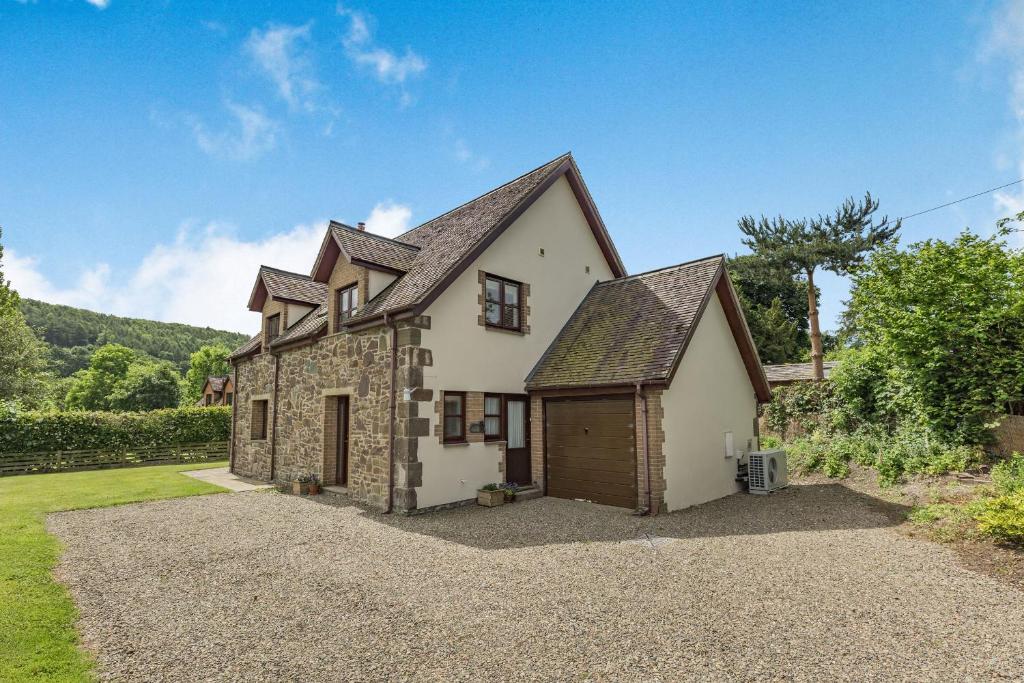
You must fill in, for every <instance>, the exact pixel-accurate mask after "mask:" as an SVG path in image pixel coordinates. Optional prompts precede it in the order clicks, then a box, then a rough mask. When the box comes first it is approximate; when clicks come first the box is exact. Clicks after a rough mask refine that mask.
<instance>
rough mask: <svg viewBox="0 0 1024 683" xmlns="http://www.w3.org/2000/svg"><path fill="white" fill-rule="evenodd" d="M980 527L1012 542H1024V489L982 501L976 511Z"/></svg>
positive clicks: (975, 515) (991, 534) (975, 516)
mask: <svg viewBox="0 0 1024 683" xmlns="http://www.w3.org/2000/svg"><path fill="white" fill-rule="evenodd" d="M974 518H975V519H976V520H978V528H979V529H980V530H981V531H982V532H984V533H986V534H989V535H990V536H995V537H996V538H998V539H1000V540H1002V541H1007V542H1010V543H1022V542H1024V490H1020V489H1018V490H1017V491H1014V492H1013V493H1011V494H1009V495H1005V496H999V497H997V498H988V499H986V500H983V501H981V502H980V503H979V504H978V506H977V509H976V511H975V513H974Z"/></svg>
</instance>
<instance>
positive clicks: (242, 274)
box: [4, 223, 326, 333]
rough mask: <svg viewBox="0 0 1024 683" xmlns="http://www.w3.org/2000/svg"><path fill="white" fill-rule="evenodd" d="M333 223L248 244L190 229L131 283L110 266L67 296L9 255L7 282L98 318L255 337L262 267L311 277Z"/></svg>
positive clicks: (221, 228) (36, 266)
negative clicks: (254, 308)
mask: <svg viewBox="0 0 1024 683" xmlns="http://www.w3.org/2000/svg"><path fill="white" fill-rule="evenodd" d="M325 230H326V223H315V224H308V225H297V226H295V227H293V228H292V229H290V230H287V231H285V232H281V233H277V234H274V235H270V236H268V237H266V238H263V239H257V240H244V239H239V238H238V237H236V236H235V230H234V228H233V227H232V226H230V225H224V224H218V223H210V224H208V225H206V226H205V227H204V228H202V229H199V230H196V229H194V228H193V227H190V226H184V227H183V228H182V229H181V230H179V232H178V235H177V237H176V238H175V240H174V241H173V242H172V243H169V244H158V245H156V246H155V247H153V249H151V250H150V252H149V253H148V254H147V255H146V256H145V257H144V258H143V259H142V261H141V262H140V264H139V266H138V268H136V269H135V270H134V271H133V272H130V273H127V274H125V275H124V276H121V275H120V274H117V273H113V272H112V271H111V269H110V268H109V266H107V265H106V264H98V265H96V266H93V267H91V268H87V269H85V270H84V271H83V272H82V273H81V274H80V276H79V277H78V279H77V281H76V283H75V284H74V285H73V286H71V287H67V288H61V287H58V286H56V285H54V284H53V283H52V282H51V281H50V280H49V279H48V278H47V277H46V275H45V274H44V273H43V271H42V268H41V267H42V266H43V265H44V264H43V263H41V262H40V261H39V260H37V259H34V258H31V257H23V256H21V255H19V254H16V253H14V252H13V251H10V250H7V251H6V252H5V254H4V271H5V275H6V276H7V277H8V278H9V279H10V280H11V283H12V285H13V286H14V289H16V290H17V291H18V292H19V293H21V295H22V296H25V297H29V298H33V299H42V300H43V301H50V302H53V303H63V304H67V305H69V306H78V307H82V308H89V309H91V310H96V311H102V312H105V313H114V314H116V315H126V316H132V317H139V318H146V319H150V320H164V321H168V322H182V323H188V324H191V325H204V326H205V325H208V326H210V327H214V328H217V329H226V330H237V331H240V332H251V333H255V332H256V331H257V330H258V328H259V319H258V316H257V315H256V314H255V313H252V312H250V311H249V310H248V309H247V308H246V303H247V302H248V300H249V294H250V292H251V291H252V285H253V282H254V281H255V278H256V272H257V270H258V269H259V266H260V265H261V264H266V265H271V266H275V267H278V268H283V269H285V270H291V271H295V272H299V273H308V272H309V270H310V268H312V266H313V261H314V260H315V259H316V255H317V251H318V250H319V249H320V243H321V241H322V240H323V237H324V233H325Z"/></svg>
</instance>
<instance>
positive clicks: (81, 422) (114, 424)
mask: <svg viewBox="0 0 1024 683" xmlns="http://www.w3.org/2000/svg"><path fill="white" fill-rule="evenodd" d="M230 435H231V408H230V407H226V406H222V407H214V408H196V407H190V408H167V409H164V410H154V411H151V412H146V413H105V412H80V411H74V412H63V413H58V412H39V411H29V412H15V411H12V410H0V453H19V452H30V451H61V450H86V449H93V448H104V449H113V450H116V449H118V448H127V447H140V446H162V445H166V444H176V443H198V442H206V441H224V440H227V439H228V438H229V437H230Z"/></svg>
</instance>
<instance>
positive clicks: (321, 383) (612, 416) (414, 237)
mask: <svg viewBox="0 0 1024 683" xmlns="http://www.w3.org/2000/svg"><path fill="white" fill-rule="evenodd" d="M313 256H315V260H314V262H313V266H312V268H311V271H310V274H309V275H305V274H302V273H288V272H284V271H280V270H276V269H272V268H268V267H263V268H261V269H260V271H259V273H258V275H257V279H256V284H255V286H254V288H253V294H252V297H251V298H250V301H249V308H250V309H251V310H253V311H257V312H260V314H261V316H262V321H263V322H262V327H261V332H260V333H259V334H257V335H256V336H254V337H253V338H252V339H251V340H250V341H249V342H248V343H246V344H245V345H243V346H242V347H241V348H239V349H237V350H236V351H234V352H233V353H232V355H231V357H230V360H231V363H232V365H233V367H234V372H233V379H234V385H235V387H236V392H237V396H236V401H235V408H234V415H233V430H232V440H231V467H232V469H233V471H235V472H237V473H239V474H242V475H245V476H250V477H255V478H259V479H265V480H274V481H287V480H290V479H293V478H295V477H297V476H299V475H302V474H307V473H315V474H317V475H318V476H319V477H320V478H321V479H322V481H323V482H324V484H325V485H333V486H342V487H345V489H346V490H347V491H348V493H349V494H350V495H351V496H352V497H354V498H356V499H358V500H361V501H364V502H366V503H368V504H370V505H373V506H376V507H378V508H380V509H383V510H387V511H390V510H395V511H398V512H403V513H412V512H416V511H422V510H426V509H431V508H438V507H445V506H451V505H456V504H460V503H463V502H466V501H470V500H473V499H475V497H476V491H477V489H478V488H479V487H480V486H482V485H484V484H487V483H491V482H500V481H512V482H516V483H518V484H520V485H522V486H526V487H535V488H536V489H538V490H539V491H540V492H542V493H545V494H547V495H552V496H560V497H565V498H582V499H587V500H591V501H594V502H599V503H607V504H612V505H618V506H621V507H625V508H632V509H638V510H643V511H650V512H657V511H659V510H665V509H669V510H673V509H677V508H681V507H686V506H689V505H694V504H697V503H701V502H704V501H707V500H711V499H713V498H717V497H719V496H723V495H727V494H730V493H733V492H735V491H737V490H739V487H738V484H737V483H736V481H735V479H736V472H737V461H738V460H739V459H741V458H743V457H744V456H745V454H746V453H748V452H749V451H750V450H751V449H755V448H757V446H758V444H757V422H756V414H757V405H758V403H759V402H765V401H767V400H769V399H770V395H771V394H770V389H769V386H768V382H767V380H766V379H765V376H764V372H763V370H762V368H761V364H760V363H759V362H758V360H757V353H756V349H755V348H754V343H753V341H752V339H751V337H750V333H749V331H748V330H747V326H746V322H745V321H744V319H743V314H742V311H741V309H740V306H739V304H738V302H737V298H736V294H735V291H734V290H733V288H732V285H731V284H730V282H729V278H728V275H727V274H726V271H725V261H724V258H723V257H721V256H714V257H711V258H706V259H702V260H698V261H692V262H689V263H684V264H681V265H677V266H672V267H670V268H664V269H661V270H657V271H653V272H650V273H643V274H639V275H632V276H627V274H626V270H625V268H624V267H623V265H622V262H621V260H620V258H619V255H618V252H617V251H616V249H615V246H614V245H613V243H612V240H611V238H610V237H609V234H608V232H607V230H606V229H605V225H604V223H603V222H602V220H601V217H600V214H599V213H598V211H597V208H596V206H595V205H594V203H593V200H592V199H591V196H590V193H589V192H588V190H587V188H586V185H585V184H584V182H583V178H582V176H581V175H580V173H579V169H578V168H577V166H576V164H575V162H574V160H573V159H572V157H571V156H570V155H564V156H561V157H559V158H557V159H555V160H553V161H551V162H549V163H547V164H545V165H543V166H541V167H539V168H537V169H535V170H533V171H531V172H529V173H527V174H525V175H523V176H521V177H519V178H516V179H515V180H512V181H511V182H509V183H506V184H505V185H502V186H500V187H498V188H496V189H494V190H491V191H490V192H487V193H486V194H484V195H481V196H480V197H477V198H476V199H473V200H472V201H469V202H467V203H465V204H463V205H461V206H459V207H457V208H455V209H453V210H451V211H449V212H448V213H445V214H443V215H441V216H439V217H437V218H434V219H433V220H431V221H428V222H426V223H424V224H423V225H421V226H419V227H417V228H414V229H413V230H410V231H408V232H406V233H404V234H402V235H399V236H398V237H396V238H394V239H388V238H385V237H381V236H378V235H374V234H371V233H369V232H366V231H365V230H364V229H363V226H362V225H360V226H359V227H356V228H353V227H350V226H347V225H343V224H341V223H337V222H332V223H331V224H330V225H329V227H328V229H327V231H326V234H325V236H324V240H323V243H322V245H321V248H320V251H319V253H318V254H315V255H313V254H311V257H313Z"/></svg>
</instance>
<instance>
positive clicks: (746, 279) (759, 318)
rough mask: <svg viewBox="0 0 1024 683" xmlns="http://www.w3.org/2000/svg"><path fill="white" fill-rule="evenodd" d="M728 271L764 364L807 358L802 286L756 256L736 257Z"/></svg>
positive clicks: (803, 289)
mask: <svg viewBox="0 0 1024 683" xmlns="http://www.w3.org/2000/svg"><path fill="white" fill-rule="evenodd" d="M728 268H729V277H730V278H731V279H732V283H733V285H735V286H736V291H737V293H738V294H739V298H740V303H741V304H742V306H743V314H744V316H745V317H746V319H747V325H748V326H749V327H750V334H751V336H752V337H753V338H754V343H755V344H757V352H758V354H759V355H760V357H761V362H762V363H793V362H797V361H799V360H801V359H802V358H804V357H806V354H807V350H808V349H809V348H810V341H809V337H808V336H807V327H808V323H807V293H806V291H805V287H804V285H803V283H802V282H799V281H797V280H796V279H795V278H794V277H793V274H792V273H790V272H788V271H786V270H785V269H782V268H779V267H778V266H775V265H773V264H771V263H769V262H768V261H767V260H766V259H764V258H763V257H761V256H758V255H757V254H744V255H742V256H734V257H732V258H730V259H729V262H728Z"/></svg>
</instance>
